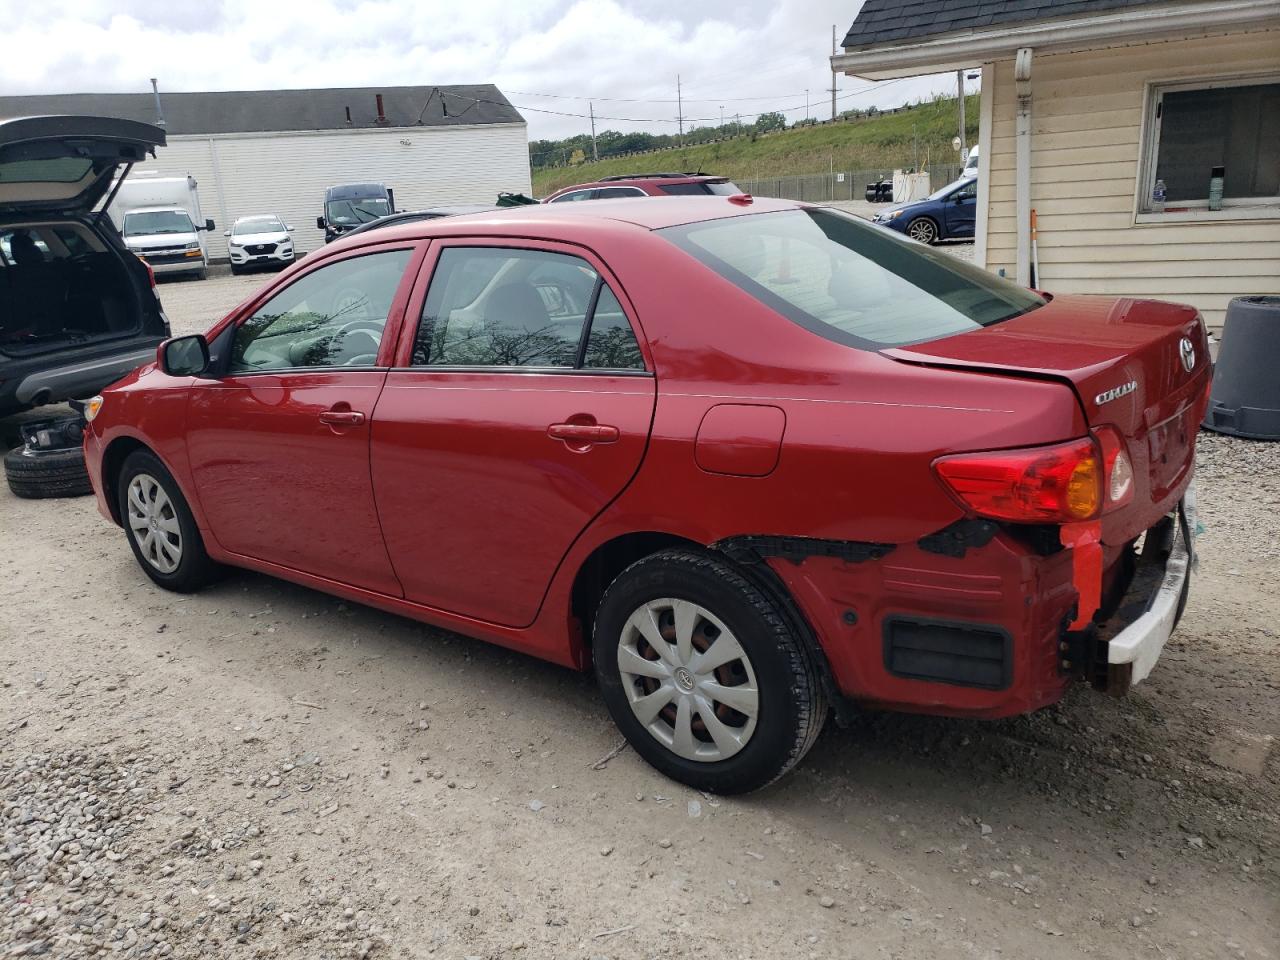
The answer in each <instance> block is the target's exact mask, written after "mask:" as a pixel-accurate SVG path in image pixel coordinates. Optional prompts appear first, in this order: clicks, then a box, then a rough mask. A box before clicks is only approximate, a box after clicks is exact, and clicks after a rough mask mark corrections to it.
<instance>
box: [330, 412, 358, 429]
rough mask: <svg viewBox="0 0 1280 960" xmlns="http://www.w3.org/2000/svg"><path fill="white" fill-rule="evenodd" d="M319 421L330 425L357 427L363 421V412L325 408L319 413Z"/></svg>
mask: <svg viewBox="0 0 1280 960" xmlns="http://www.w3.org/2000/svg"><path fill="white" fill-rule="evenodd" d="M320 422H321V423H327V424H329V426H331V427H358V426H359V425H360V424H362V423H364V414H363V413H361V412H360V411H359V410H326V411H324V412H323V413H322V414H320Z"/></svg>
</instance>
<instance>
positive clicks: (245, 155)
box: [137, 123, 532, 259]
mask: <svg viewBox="0 0 1280 960" xmlns="http://www.w3.org/2000/svg"><path fill="white" fill-rule="evenodd" d="M157 152H158V156H157V158H156V159H155V160H149V161H147V162H146V163H145V164H140V165H139V166H138V167H137V169H139V170H142V169H147V168H150V169H154V170H157V171H159V173H160V174H162V175H164V176H182V175H184V174H188V173H189V174H191V175H192V176H193V177H195V178H196V180H197V182H198V183H199V184H200V188H199V189H200V205H201V208H202V210H203V213H204V215H205V216H206V217H210V218H212V219H213V220H215V221H217V224H218V228H217V230H215V231H214V234H213V236H212V237H210V238H209V240H210V244H209V253H210V256H212V257H214V258H215V259H219V258H225V257H226V255H227V244H226V240H225V238H224V237H223V236H222V231H223V230H225V229H228V228H229V227H230V226H231V221H233V220H235V219H236V218H237V217H244V216H249V215H251V214H258V213H276V214H279V215H280V216H281V217H282V218H284V220H285V221H286V222H288V223H290V224H291V225H292V226H293V228H294V238H295V241H296V243H297V246H298V248H299V249H300V250H315V249H317V248H319V247H321V246H322V245H323V244H324V234H323V232H322V231H320V230H318V229H316V217H318V216H320V214H321V212H322V208H323V206H324V191H325V188H326V187H331V186H333V185H334V184H338V183H361V182H379V183H385V184H386V185H387V186H389V187H390V188H391V189H392V190H393V191H394V192H395V201H396V207H397V209H402V210H420V209H422V208H424V207H432V206H442V205H449V204H467V203H493V202H494V201H495V200H496V199H497V197H498V193H499V192H500V191H503V190H511V191H518V192H521V193H526V194H527V193H529V192H530V191H531V189H532V186H531V183H530V177H529V146H528V134H527V132H526V127H525V125H524V124H523V123H504V124H484V125H476V126H468V127H461V126H455V127H425V126H424V127H396V128H394V129H388V130H334V131H324V132H314V133H299V134H293V133H288V134H223V135H220V136H213V137H190V136H175V137H171V138H170V139H169V145H168V146H167V147H162V148H161V149H160V150H159V151H157Z"/></svg>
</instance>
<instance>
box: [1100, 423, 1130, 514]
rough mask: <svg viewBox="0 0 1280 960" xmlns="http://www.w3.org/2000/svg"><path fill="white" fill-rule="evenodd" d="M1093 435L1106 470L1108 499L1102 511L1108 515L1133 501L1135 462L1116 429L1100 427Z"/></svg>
mask: <svg viewBox="0 0 1280 960" xmlns="http://www.w3.org/2000/svg"><path fill="white" fill-rule="evenodd" d="M1093 435H1094V436H1095V437H1097V438H1098V445H1099V446H1100V447H1101V448H1102V464H1103V467H1104V468H1105V469H1106V484H1105V490H1106V494H1107V499H1106V503H1104V504H1103V507H1102V511H1103V513H1107V512H1109V511H1111V510H1115V509H1116V508H1118V507H1123V506H1124V505H1125V504H1126V503H1129V502H1130V501H1131V500H1132V499H1133V461H1132V460H1130V459H1129V452H1128V451H1127V450H1126V449H1125V446H1124V440H1122V439H1121V437H1120V434H1119V433H1117V432H1116V429H1115V428H1114V427H1098V429H1096V430H1094V431H1093Z"/></svg>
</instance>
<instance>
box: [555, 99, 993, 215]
mask: <svg viewBox="0 0 1280 960" xmlns="http://www.w3.org/2000/svg"><path fill="white" fill-rule="evenodd" d="M965 120H966V121H967V123H966V127H967V130H968V137H967V140H968V142H969V143H971V144H972V143H976V142H977V139H978V95H977V94H973V95H971V96H968V97H966V98H965ZM955 135H956V100H955V98H954V97H952V98H950V99H946V98H943V99H938V100H934V101H930V102H928V103H924V104H920V105H918V106H915V107H912V108H911V109H908V110H903V111H902V112H901V113H885V114H880V115H879V116H876V117H868V118H865V119H860V120H849V121H844V122H839V123H830V124H823V125H821V126H809V127H796V128H793V129H790V130H783V131H779V132H777V133H769V134H762V135H759V136H756V137H754V138H752V137H750V136H743V137H737V138H735V139H732V140H724V141H721V142H720V143H707V144H701V145H699V146H695V147H678V148H675V149H671V150H660V151H656V152H654V153H645V154H638V155H633V156H629V157H614V158H611V159H607V160H600V161H599V162H598V163H580V164H577V165H575V166H568V167H544V168H542V169H536V170H534V171H533V192H534V195H535V196H538V197H545V196H546V195H547V194H549V193H551V192H552V191H555V190H559V189H560V188H561V187H567V186H569V185H570V184H574V183H586V182H588V181H591V180H598V179H599V178H600V177H608V176H613V175H615V174H625V173H634V172H637V171H646V170H647V171H653V170H702V171H703V172H705V173H717V174H722V175H724V176H726V177H731V178H734V179H740V180H750V179H753V178H758V177H786V176H794V175H798V174H805V173H826V172H827V171H828V170H830V169H831V165H832V164H833V163H834V165H835V169H836V170H870V169H874V168H883V169H885V170H886V171H887V170H889V169H891V168H893V167H912V166H916V165H917V163H919V164H925V163H947V162H955V161H956V160H957V159H958V158H957V156H956V152H955V151H954V150H953V149H952V148H951V138H952V137H954V136H955Z"/></svg>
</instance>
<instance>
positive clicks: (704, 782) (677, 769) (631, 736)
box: [593, 550, 827, 794]
mask: <svg viewBox="0 0 1280 960" xmlns="http://www.w3.org/2000/svg"><path fill="white" fill-rule="evenodd" d="M664 598H672V599H676V600H688V601H692V602H693V603H695V604H698V605H699V606H701V607H703V608H704V609H705V610H707V611H709V612H710V613H711V614H713V615H714V617H715V618H716V619H718V620H719V621H721V622H722V623H723V624H724V626H725V627H726V628H728V630H729V631H730V632H731V633H732V635H733V637H734V638H735V639H736V640H737V642H738V645H739V646H740V647H741V648H742V649H743V651H745V653H746V656H747V658H748V659H749V661H750V666H751V669H752V670H753V672H754V675H755V680H756V687H757V689H758V696H759V703H758V715H757V717H756V726H755V729H754V732H752V733H751V734H750V737H749V739H748V740H747V741H746V744H745V746H742V747H741V749H740V750H739V752H737V753H734V754H732V755H731V756H729V757H727V758H726V759H716V760H711V761H703V760H697V759H686V758H685V757H681V756H679V755H678V754H677V753H675V752H674V751H673V750H672V748H670V747H668V746H667V745H666V744H664V743H660V742H659V741H658V740H657V739H656V736H655V735H654V734H651V733H650V732H649V730H648V729H647V728H646V726H645V725H644V724H643V723H641V721H640V719H639V718H638V717H637V716H636V714H635V712H634V711H633V709H632V706H631V703H630V700H629V698H628V694H627V691H626V690H625V689H624V686H623V685H624V683H628V682H630V683H639V682H642V681H637V680H635V679H631V680H624V678H623V676H622V674H621V672H620V670H619V666H618V648H619V645H620V644H621V643H622V640H623V633H624V629H625V627H626V624H627V620H628V618H629V617H630V616H631V615H632V613H633V612H635V611H636V610H638V609H640V608H641V607H643V606H644V605H645V604H647V603H649V602H651V601H654V600H659V599H664ZM711 642H712V643H714V642H716V641H715V640H714V639H713V640H712V641H711ZM593 653H594V657H595V672H596V679H597V681H598V682H599V685H600V690H601V693H602V695H603V697H604V701H605V704H606V706H607V707H608V708H609V713H610V715H611V716H612V717H613V720H614V722H615V723H616V724H617V725H618V728H619V729H620V730H621V731H622V733H623V735H624V736H625V737H626V738H627V740H628V742H629V743H630V744H631V746H632V747H634V748H635V750H636V752H637V753H638V754H640V756H641V757H643V758H644V759H645V760H646V761H648V762H649V763H650V764H651V765H652V766H653V767H655V768H656V769H657V770H658V771H660V772H661V773H663V774H665V775H666V776H668V777H670V778H671V779H673V780H678V781H680V782H681V783H685V784H688V785H689V786H691V787H693V788H694V789H697V790H708V791H711V792H713V793H719V794H734V793H746V792H748V791H751V790H757V789H759V788H761V787H764V786H767V785H768V784H770V783H772V782H773V781H775V780H777V779H778V778H779V777H781V776H783V775H784V774H785V773H787V771H789V770H790V769H791V768H792V767H794V766H795V765H796V764H797V763H798V762H799V761H800V759H801V758H802V757H803V756H804V755H805V754H806V753H807V752H808V751H809V748H810V747H812V746H813V744H814V742H815V741H816V740H817V738H818V734H819V732H820V731H821V730H822V725H823V723H824V722H825V720H826V717H827V704H826V698H825V696H824V693H823V688H822V681H821V677H820V676H819V674H818V670H817V668H816V667H815V665H814V664H813V662H812V660H811V657H810V655H809V653H808V650H807V649H806V647H805V641H804V639H803V638H801V637H799V636H797V635H796V633H795V631H794V629H793V628H792V627H791V626H790V621H789V619H788V617H787V616H786V614H785V613H784V612H783V611H782V610H781V609H780V608H779V607H778V605H777V604H776V603H775V602H774V601H773V600H772V599H770V598H769V597H768V596H767V595H766V594H765V592H763V591H762V590H761V589H760V588H758V587H757V586H756V585H755V584H754V583H753V582H752V581H751V580H750V579H748V578H747V577H745V576H744V575H743V574H742V572H741V571H740V570H739V569H738V568H736V567H735V566H734V565H733V564H732V563H729V562H728V561H726V560H725V559H723V558H721V557H719V556H716V555H714V554H710V553H702V552H695V551H692V550H665V551H662V552H661V553H656V554H654V555H652V556H649V557H646V558H644V559H643V560H639V561H637V562H636V563H634V564H632V565H631V566H630V567H628V568H627V569H626V570H624V571H623V572H622V573H621V574H619V576H618V577H617V579H616V580H614V581H613V583H612V584H611V585H610V586H609V588H608V590H606V591H605V595H604V597H603V598H602V599H601V601H600V606H599V609H598V611H597V615H596V622H595V633H594V637H593ZM642 693H643V691H642ZM717 709H718V708H717ZM673 727H674V724H673ZM700 735H701V736H702V737H703V739H704V740H706V739H708V738H709V733H708V732H707V731H706V729H705V724H704V729H703V731H701V734H700Z"/></svg>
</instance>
